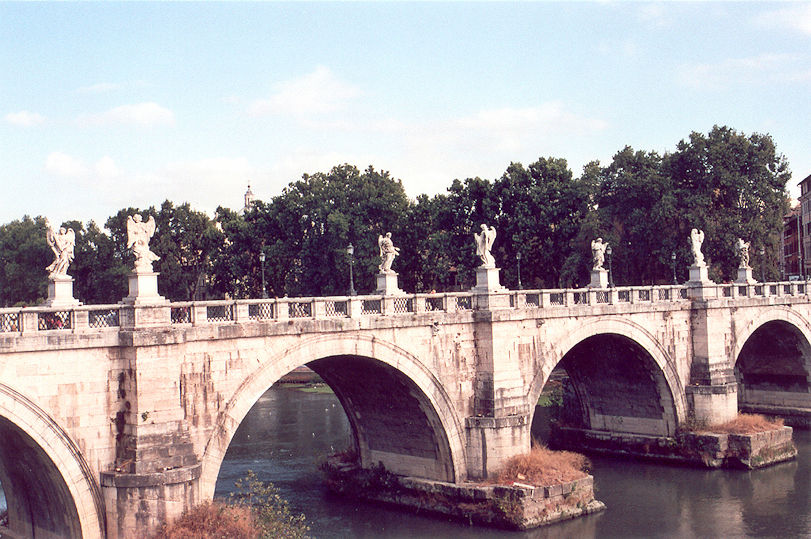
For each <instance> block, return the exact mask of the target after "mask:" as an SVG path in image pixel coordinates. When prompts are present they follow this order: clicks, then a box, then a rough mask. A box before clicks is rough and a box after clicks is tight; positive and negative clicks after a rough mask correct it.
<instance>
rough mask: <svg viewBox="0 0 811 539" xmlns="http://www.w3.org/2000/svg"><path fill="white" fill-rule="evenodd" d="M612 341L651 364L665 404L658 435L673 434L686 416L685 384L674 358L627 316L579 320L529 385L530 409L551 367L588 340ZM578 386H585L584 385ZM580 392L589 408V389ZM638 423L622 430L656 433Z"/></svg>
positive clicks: (575, 352)
mask: <svg viewBox="0 0 811 539" xmlns="http://www.w3.org/2000/svg"><path fill="white" fill-rule="evenodd" d="M611 342H613V343H615V344H617V345H619V346H621V347H623V348H624V349H625V350H627V351H629V352H630V353H633V354H634V355H636V356H637V357H639V358H640V360H641V361H642V362H643V363H645V364H648V365H649V367H650V370H651V375H652V378H653V379H652V384H653V385H652V386H651V392H655V393H656V395H657V397H656V398H658V399H660V400H661V401H662V402H663V404H665V406H664V408H665V409H664V410H663V418H662V420H661V421H659V423H660V426H658V427H656V429H658V432H657V434H667V435H672V434H674V433H675V429H676V427H677V426H678V425H679V424H680V423H682V422H683V421H685V420H686V418H687V403H686V398H685V392H684V387H683V384H682V383H681V379H680V378H679V375H678V370H677V368H676V366H675V363H674V361H673V358H672V357H671V356H670V354H668V353H667V350H666V349H665V348H664V347H663V346H662V344H661V343H659V342H658V340H657V339H656V338H655V337H654V336H653V335H652V334H651V333H650V332H649V331H648V330H647V329H645V328H644V327H643V326H641V325H639V324H637V323H635V322H633V321H630V320H625V319H618V318H608V317H601V318H598V319H596V320H591V321H587V322H585V323H579V322H578V325H577V326H576V327H575V328H573V329H572V330H571V331H569V332H567V333H566V335H565V337H564V338H562V339H560V340H559V341H558V342H556V343H555V344H554V345H553V347H552V349H551V351H550V353H549V354H548V355H547V356H546V357H544V358H543V362H542V365H541V368H540V369H539V370H538V372H537V373H536V374H535V376H534V378H533V380H532V382H531V384H530V389H529V399H530V400H529V404H530V405H531V406H530V409H533V408H534V404H535V403H536V402H538V398H539V397H540V395H541V392H542V391H543V387H544V385H545V384H546V382H547V381H548V379H549V375H550V374H551V373H552V370H553V369H554V368H555V367H556V366H557V365H559V364H561V362H563V361H564V359H567V357H571V354H577V353H578V352H581V351H583V350H584V348H586V347H587V346H588V344H589V343H593V344H595V343H596V344H604V343H611ZM598 348H599V346H598ZM575 385H576V386H577V385H580V386H583V385H584V384H582V383H580V384H575ZM576 389H577V388H576ZM577 393H578V396H579V397H580V398H581V401H582V400H585V401H586V402H583V405H584V406H585V407H586V408H589V407H590V404H589V402H588V395H587V391H585V390H583V389H582V388H581V390H578V391H577ZM586 412H588V410H586ZM590 415H592V416H593V415H594V414H593V413H590ZM637 423H639V425H637V427H632V426H630V424H629V423H628V422H627V421H626V423H625V426H624V427H623V429H629V431H630V432H639V433H641V434H646V433H650V434H653V433H654V432H653V431H651V432H647V429H649V428H650V427H646V426H644V425H642V423H643V422H637ZM609 430H613V429H609Z"/></svg>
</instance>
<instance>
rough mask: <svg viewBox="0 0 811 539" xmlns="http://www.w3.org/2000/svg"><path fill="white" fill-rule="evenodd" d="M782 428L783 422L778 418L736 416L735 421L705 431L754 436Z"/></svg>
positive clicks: (747, 415) (710, 427) (711, 426)
mask: <svg viewBox="0 0 811 539" xmlns="http://www.w3.org/2000/svg"><path fill="white" fill-rule="evenodd" d="M782 426H783V420H782V419H780V418H777V419H767V418H766V417H764V416H762V415H760V414H738V417H736V418H735V419H733V420H731V421H727V422H726V423H721V424H718V425H710V426H709V427H707V430H708V431H710V432H723V433H726V434H754V433H756V432H767V431H770V430H777V429H779V428H781V427H782Z"/></svg>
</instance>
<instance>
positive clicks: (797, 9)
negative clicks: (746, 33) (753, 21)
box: [757, 2, 811, 35]
mask: <svg viewBox="0 0 811 539" xmlns="http://www.w3.org/2000/svg"><path fill="white" fill-rule="evenodd" d="M757 22H759V23H760V24H762V25H763V26H768V27H771V28H788V29H790V30H795V31H798V32H801V33H803V34H807V35H811V3H807V2H803V3H796V4H791V5H790V6H789V7H784V8H781V9H778V10H774V11H767V12H765V13H762V14H760V15H758V16H757Z"/></svg>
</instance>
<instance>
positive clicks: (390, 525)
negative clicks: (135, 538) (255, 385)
mask: <svg viewBox="0 0 811 539" xmlns="http://www.w3.org/2000/svg"><path fill="white" fill-rule="evenodd" d="M795 441H796V442H797V445H798V449H799V455H798V459H797V461H794V462H789V463H784V464H779V465H777V466H773V467H771V468H767V469H765V470H757V471H740V470H712V471H710V470H699V469H693V468H682V467H673V466H665V465H660V464H651V463H643V462H636V461H628V460H621V459H614V458H607V457H595V458H592V463H593V471H592V473H593V475H594V477H595V480H596V488H597V498H598V499H599V500H601V501H603V502H605V503H606V505H607V506H608V509H607V510H606V511H604V512H602V513H599V514H596V515H590V516H587V517H583V518H579V519H575V520H572V521H568V522H563V523H559V524H556V525H553V526H549V527H544V528H539V529H537V530H533V531H531V532H506V531H500V530H491V529H485V528H472V527H469V526H468V525H467V524H465V523H459V522H455V521H449V520H448V519H445V518H442V517H429V516H425V515H413V514H410V513H406V512H403V511H399V510H395V509H389V508H386V507H382V506H378V505H373V504H368V503H362V502H356V501H353V500H346V499H343V498H340V497H336V496H332V495H330V494H329V493H327V492H326V491H325V489H324V488H323V487H322V485H321V477H320V475H319V473H318V470H317V464H318V462H319V460H320V459H321V458H322V457H323V456H324V455H325V454H327V453H329V452H330V451H334V450H340V449H343V448H345V447H349V445H350V443H351V434H350V431H349V424H348V421H347V419H346V416H345V414H344V412H343V409H342V408H341V406H340V404H339V403H338V401H337V399H336V398H335V397H334V396H333V395H331V394H317V393H303V392H301V391H297V390H295V389H290V388H285V387H274V388H272V389H271V390H269V391H268V392H267V393H266V394H265V395H264V396H263V397H262V398H261V399H260V401H259V402H258V403H257V404H256V406H254V408H253V409H252V410H251V411H250V412H249V413H248V416H247V417H246V419H245V421H244V422H243V424H242V426H241V427H240V428H239V430H238V431H237V433H236V435H235V436H234V440H233V441H232V442H231V446H230V447H229V449H228V453H227V454H226V456H225V460H224V462H223V465H222V468H221V470H220V476H219V480H218V482H217V489H216V495H217V496H225V495H227V493H228V492H229V491H230V489H231V488H232V487H233V482H234V480H235V479H238V478H240V477H243V476H244V474H245V472H247V470H253V471H254V472H256V473H257V475H258V476H259V478H260V479H263V480H269V481H272V482H273V483H274V484H276V486H277V487H279V489H280V490H281V491H282V494H283V495H284V496H285V497H286V498H287V499H288V500H290V502H291V506H292V507H293V509H294V510H295V511H300V512H304V513H305V514H306V515H307V517H308V520H309V522H310V525H311V527H312V535H313V536H314V537H319V538H321V537H325V538H327V537H360V538H366V537H368V538H372V537H374V538H378V537H382V538H400V537H460V538H468V537H470V538H483V537H497V538H498V537H505V538H506V537H509V538H513V539H524V538H527V539H529V538H533V539H535V538H538V539H539V538H541V537H545V538H546V537H552V538H556V537H561V538H563V537H745V536H763V535H768V536H783V537H788V536H791V537H797V536H808V535H809V533H810V532H811V496H810V495H809V489H810V488H811V487H810V486H809V485H810V484H811V433H809V432H808V431H796V432H795Z"/></svg>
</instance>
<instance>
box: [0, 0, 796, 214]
mask: <svg viewBox="0 0 811 539" xmlns="http://www.w3.org/2000/svg"><path fill="white" fill-rule="evenodd" d="M0 35H2V36H3V47H0V163H1V164H2V170H0V178H2V179H0V223H5V222H8V221H10V220H12V219H16V218H19V217H22V216H23V215H24V214H28V215H32V216H34V215H44V216H47V217H49V218H51V220H52V221H61V220H65V219H79V220H82V221H88V220H90V219H95V220H96V221H99V222H100V223H103V221H104V220H106V218H107V217H108V216H110V215H112V214H113V213H115V212H116V211H118V210H119V209H120V208H122V207H126V206H140V207H146V206H149V205H159V204H160V203H161V202H162V201H163V200H164V199H167V198H168V199H170V200H172V201H173V202H175V203H181V202H185V201H188V202H190V203H191V204H192V205H193V206H194V207H196V208H198V209H201V210H205V211H208V212H212V211H213V210H214V209H215V208H216V207H217V206H218V205H223V206H226V207H230V208H234V209H238V208H239V207H241V205H242V196H243V193H244V192H245V189H246V187H247V185H248V184H250V185H251V187H252V189H253V191H254V193H255V194H256V195H257V196H258V197H259V198H262V199H266V200H268V199H270V198H271V197H272V196H274V195H277V194H279V193H280V192H281V190H282V188H283V187H284V186H285V185H287V184H288V183H290V182H291V181H295V180H297V179H299V178H300V177H301V175H302V174H303V173H313V172H318V171H327V170H328V169H329V168H331V167H332V166H334V165H337V164H341V163H346V162H348V163H352V164H355V165H357V166H358V167H359V168H365V167H366V166H367V165H369V164H371V165H373V166H374V167H375V168H377V169H383V170H388V171H390V172H391V173H392V175H393V176H394V177H396V178H400V179H402V181H403V184H404V186H405V188H406V191H407V192H408V194H409V195H410V196H412V197H415V196H416V195H418V194H420V193H427V194H434V193H437V192H442V191H444V190H445V189H446V188H447V187H448V186H449V185H450V184H451V182H452V181H453V179H454V178H460V179H463V178H467V177H473V176H480V177H483V178H488V179H495V178H497V177H499V176H500V175H501V174H502V173H503V172H504V170H505V169H506V168H507V166H508V165H509V163H510V162H512V161H517V162H522V163H524V164H528V163H530V162H532V161H535V160H536V159H537V158H538V157H542V156H543V157H548V156H553V157H563V158H565V159H567V160H568V162H569V165H570V167H571V168H572V170H573V172H574V174H575V175H579V174H580V173H581V171H582V167H583V165H584V164H586V163H587V162H588V161H591V160H594V159H597V160H600V161H601V162H602V163H608V162H610V160H611V157H612V156H613V154H614V153H616V152H617V151H619V150H620V149H622V148H623V147H624V146H625V145H631V146H633V147H634V148H635V149H643V150H655V151H658V152H660V153H664V152H667V151H672V150H674V149H675V147H676V144H677V143H678V142H679V141H680V140H682V139H685V138H687V137H688V136H689V134H690V132H691V131H702V132H705V133H706V132H708V131H709V130H710V129H711V128H712V126H713V125H714V124H719V125H728V126H730V127H733V128H735V129H737V130H739V131H742V132H744V133H747V134H749V133H752V132H759V133H768V134H770V135H772V137H773V138H774V140H775V143H776V144H777V148H778V150H779V151H781V152H782V153H783V154H785V156H786V157H787V158H788V160H789V163H790V165H791V169H792V171H793V173H794V178H793V180H792V182H791V187H792V194H794V191H793V187H794V184H796V183H797V182H798V181H799V180H801V179H802V178H804V177H805V176H807V175H808V174H811V99H809V97H811V3H807V2H805V3H799V2H798V3H771V2H769V3H757V2H746V3H720V2H711V3H697V2H689V3H675V2H673V3H631V2H599V3H588V2H582V3H551V2H538V3H530V2H522V3H501V2H499V3H468V2H453V3H433V2H417V3H358V2H339V3H309V2H295V3H273V2H260V3H238V2H226V3H188V2H176V3H164V2H156V3H140V2H138V3H132V2H124V3H39V2H35V3H7V2H0Z"/></svg>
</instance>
